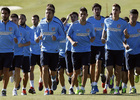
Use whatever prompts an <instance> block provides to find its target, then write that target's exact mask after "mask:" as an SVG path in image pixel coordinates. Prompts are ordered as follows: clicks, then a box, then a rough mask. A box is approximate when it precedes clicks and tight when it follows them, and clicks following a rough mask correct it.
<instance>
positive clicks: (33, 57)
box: [31, 54, 41, 67]
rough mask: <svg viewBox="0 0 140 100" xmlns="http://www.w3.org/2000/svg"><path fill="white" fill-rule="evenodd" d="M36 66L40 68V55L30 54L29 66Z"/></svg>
mask: <svg viewBox="0 0 140 100" xmlns="http://www.w3.org/2000/svg"><path fill="white" fill-rule="evenodd" d="M36 64H37V65H39V67H41V64H40V55H35V54H31V66H35V65H36Z"/></svg>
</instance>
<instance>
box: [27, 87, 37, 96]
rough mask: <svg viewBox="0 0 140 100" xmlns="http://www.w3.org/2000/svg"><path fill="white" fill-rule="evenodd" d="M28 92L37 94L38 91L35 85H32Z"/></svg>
mask: <svg viewBox="0 0 140 100" xmlns="http://www.w3.org/2000/svg"><path fill="white" fill-rule="evenodd" d="M28 92H29V93H31V94H35V93H36V92H35V89H34V88H33V87H30V89H29V91H28Z"/></svg>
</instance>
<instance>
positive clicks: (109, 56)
mask: <svg viewBox="0 0 140 100" xmlns="http://www.w3.org/2000/svg"><path fill="white" fill-rule="evenodd" d="M123 58H124V50H107V52H106V66H114V65H118V66H122V64H123Z"/></svg>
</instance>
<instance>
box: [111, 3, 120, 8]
mask: <svg viewBox="0 0 140 100" xmlns="http://www.w3.org/2000/svg"><path fill="white" fill-rule="evenodd" d="M112 7H118V8H119V10H121V7H120V5H119V4H117V3H115V4H113V6H112Z"/></svg>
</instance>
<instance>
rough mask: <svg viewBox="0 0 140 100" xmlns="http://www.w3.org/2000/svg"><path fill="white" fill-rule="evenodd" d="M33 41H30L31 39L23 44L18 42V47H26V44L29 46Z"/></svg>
mask: <svg viewBox="0 0 140 100" xmlns="http://www.w3.org/2000/svg"><path fill="white" fill-rule="evenodd" d="M30 44H31V43H30V41H28V42H26V43H24V44H22V43H19V44H18V47H25V46H29V45H30Z"/></svg>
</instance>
